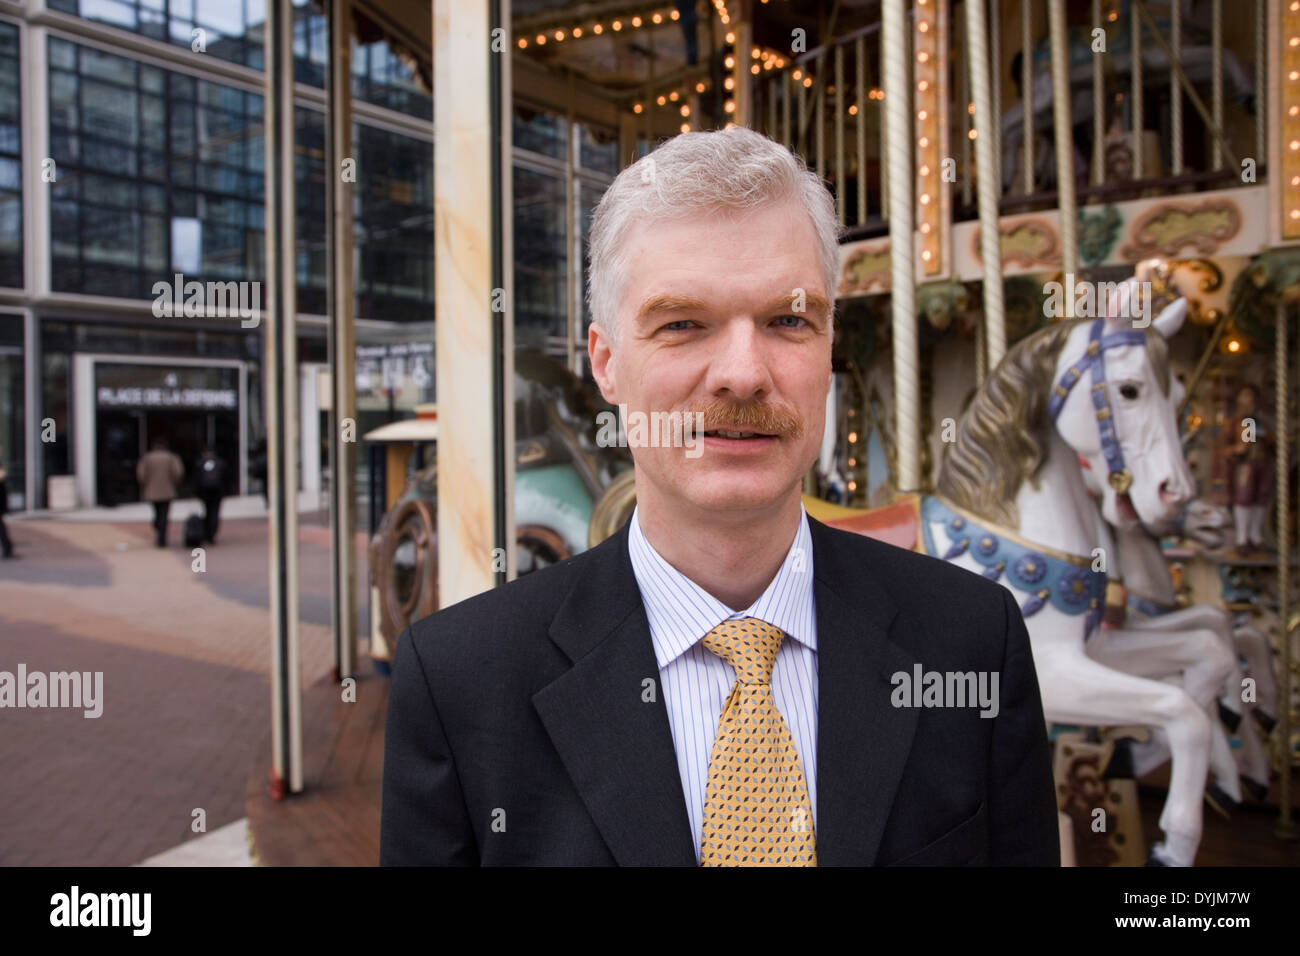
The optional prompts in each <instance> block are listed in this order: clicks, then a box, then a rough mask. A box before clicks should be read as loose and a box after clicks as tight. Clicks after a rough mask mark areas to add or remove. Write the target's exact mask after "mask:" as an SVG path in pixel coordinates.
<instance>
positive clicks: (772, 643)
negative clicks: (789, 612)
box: [703, 617, 785, 684]
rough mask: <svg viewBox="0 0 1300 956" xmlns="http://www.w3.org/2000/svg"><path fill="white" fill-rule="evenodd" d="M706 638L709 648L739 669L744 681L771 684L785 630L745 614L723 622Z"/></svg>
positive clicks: (740, 678) (741, 679) (739, 677)
mask: <svg viewBox="0 0 1300 956" xmlns="http://www.w3.org/2000/svg"><path fill="white" fill-rule="evenodd" d="M703 640H704V646H705V647H707V648H708V649H709V650H710V651H712V652H713V653H714V654H717V655H718V656H719V657H721V658H722V659H723V660H724V661H726V662H727V663H728V664H730V665H731V666H732V667H734V668H735V669H736V680H738V681H739V682H740V683H742V684H770V683H772V665H773V664H775V663H776V652H777V651H778V650H780V649H781V642H782V641H783V640H785V632H784V631H783V630H781V629H780V628H779V627H775V626H774V625H772V624H768V623H767V622H766V621H760V620H759V619H758V618H756V617H742V618H740V619H739V620H735V621H723V622H722V623H721V624H719V625H718V626H717V627H715V628H714V629H713V630H711V631H709V633H708V634H705V635H704V638H703Z"/></svg>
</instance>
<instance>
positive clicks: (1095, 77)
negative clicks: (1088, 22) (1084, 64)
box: [1090, 0, 1106, 186]
mask: <svg viewBox="0 0 1300 956" xmlns="http://www.w3.org/2000/svg"><path fill="white" fill-rule="evenodd" d="M1092 28H1093V29H1094V30H1100V29H1102V25H1101V0H1092ZM1103 88H1104V81H1103V79H1102V74H1101V57H1100V56H1099V55H1098V54H1096V53H1094V54H1093V55H1092V176H1091V177H1090V178H1091V179H1092V184H1093V185H1094V186H1100V185H1101V182H1102V177H1103V176H1104V175H1105V167H1106V102H1105V96H1104V93H1103Z"/></svg>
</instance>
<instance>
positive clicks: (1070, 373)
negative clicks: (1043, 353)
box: [1047, 319, 1146, 495]
mask: <svg viewBox="0 0 1300 956" xmlns="http://www.w3.org/2000/svg"><path fill="white" fill-rule="evenodd" d="M1105 327H1106V320H1105V319H1097V320H1096V321H1094V322H1093V323H1092V328H1091V330H1090V331H1089V333H1088V348H1087V350H1086V351H1085V352H1084V353H1083V357H1082V358H1081V359H1079V360H1078V361H1077V362H1075V363H1074V364H1073V365H1071V366H1070V367H1069V368H1068V369H1066V370H1065V373H1064V374H1063V375H1062V376H1061V380H1060V381H1059V382H1057V383H1056V386H1055V388H1053V389H1052V398H1051V401H1049V402H1048V405H1047V411H1048V413H1049V414H1050V415H1051V416H1052V421H1056V419H1057V417H1058V416H1060V414H1061V409H1062V408H1064V407H1065V400H1066V399H1067V398H1069V396H1070V389H1072V388H1074V386H1075V385H1076V384H1077V383H1078V382H1079V380H1080V379H1081V378H1083V375H1084V373H1085V372H1088V371H1091V372H1092V407H1093V408H1094V409H1096V412H1097V433H1098V435H1099V436H1100V438H1101V453H1102V455H1103V456H1105V458H1106V470H1107V472H1108V475H1107V480H1108V481H1109V482H1110V486H1111V487H1112V488H1114V489H1115V491H1116V492H1118V493H1119V494H1121V495H1122V494H1126V493H1127V492H1128V489H1129V486H1130V485H1131V484H1132V483H1133V475H1132V473H1131V472H1130V471H1129V470H1128V468H1126V467H1125V466H1124V452H1123V450H1122V449H1121V448H1120V446H1119V436H1118V435H1117V434H1116V433H1115V417H1114V416H1113V415H1112V414H1111V410H1110V396H1109V394H1108V393H1107V390H1106V350H1107V349H1114V348H1120V347H1121V346H1125V345H1141V346H1144V347H1145V345H1146V333H1145V332H1143V331H1140V330H1138V329H1125V330H1123V331H1121V332H1111V333H1110V334H1109V335H1103V334H1102V332H1103V330H1104V329H1105Z"/></svg>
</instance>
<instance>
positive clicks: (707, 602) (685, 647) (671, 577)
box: [628, 509, 817, 859]
mask: <svg viewBox="0 0 1300 956" xmlns="http://www.w3.org/2000/svg"><path fill="white" fill-rule="evenodd" d="M801 511H802V509H801ZM628 552H629V556H630V557H631V559H632V570H633V573H635V575H636V582H637V585H638V586H639V587H640V589H641V600H642V602H643V603H644V604H645V612H646V617H647V618H648V619H649V621H650V638H651V640H652V641H653V642H654V650H655V658H656V660H657V661H658V664H659V685H660V688H661V690H662V692H663V699H664V706H665V707H666V708H667V710H668V724H669V726H670V727H671V728H672V732H673V746H674V747H675V748H676V751H677V769H678V771H679V772H680V773H681V777H682V793H683V794H684V796H685V797H686V811H687V814H688V815H689V817H690V822H691V835H692V837H693V838H694V840H695V856H696V859H699V855H700V830H701V827H702V822H703V817H704V797H705V791H706V787H707V784H708V777H709V760H710V758H711V757H712V755H713V742H714V739H715V738H716V737H717V733H718V721H719V719H720V718H721V716H722V708H723V706H724V705H725V704H726V702H727V697H728V696H729V695H730V694H731V689H732V687H733V686H735V683H736V672H735V670H734V669H733V668H732V666H731V665H730V664H728V663H727V662H726V661H724V660H722V658H720V657H718V656H717V655H716V654H713V653H712V652H711V651H709V650H708V649H707V648H705V647H704V645H703V644H701V643H700V639H701V638H703V637H704V635H705V634H707V633H708V632H709V631H711V630H712V629H713V628H714V627H716V626H717V625H719V624H721V623H722V622H723V621H726V620H731V619H736V618H742V617H756V618H758V619H759V620H762V621H766V622H767V623H768V624H772V625H775V626H776V627H779V628H780V629H781V630H783V631H785V633H786V635H787V639H786V640H784V641H782V642H781V648H780V650H779V651H778V652H777V655H776V664H775V665H774V667H773V669H772V695H773V699H774V701H775V703H776V708H777V710H779V711H780V712H781V716H782V717H783V718H785V722H786V724H787V725H788V726H789V728H790V735H791V736H792V737H793V738H794V745H795V748H796V749H797V750H798V751H799V762H800V764H801V765H802V766H803V773H804V778H805V780H807V782H808V800H809V803H810V804H811V806H812V814H813V828H814V831H815V830H816V826H817V616H816V611H815V608H814V606H813V563H812V535H811V534H810V532H809V530H808V515H807V513H806V512H802V513H801V515H800V518H799V530H798V531H797V532H796V534H795V538H794V542H793V543H792V544H791V546H790V550H789V551H788V552H787V553H786V556H785V561H784V562H782V564H781V569H780V570H779V571H777V573H776V577H775V578H773V579H772V583H771V584H769V585H768V586H767V590H765V591H764V592H763V594H762V596H761V597H759V599H758V600H757V601H755V602H754V603H753V604H751V605H750V606H749V607H747V608H745V610H743V611H733V610H732V609H731V608H729V607H727V606H726V605H725V604H723V603H722V602H721V601H719V600H718V599H717V598H715V597H713V596H712V595H711V594H709V593H708V592H707V591H705V590H704V589H703V588H701V587H700V586H699V585H698V584H696V583H695V582H694V581H692V580H690V578H688V577H686V575H684V574H682V573H681V572H680V571H678V570H677V569H676V568H674V567H673V566H672V565H671V564H669V563H668V562H667V561H665V560H664V559H663V557H662V556H660V554H659V553H658V552H657V551H655V549H654V548H653V547H652V546H651V545H650V542H649V541H648V540H646V537H645V535H644V534H642V532H641V524H640V521H639V519H638V516H637V513H636V512H635V511H633V513H632V523H631V527H630V528H629V533H628ZM791 638H793V640H791Z"/></svg>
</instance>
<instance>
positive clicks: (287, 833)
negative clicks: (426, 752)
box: [245, 655, 388, 866]
mask: <svg viewBox="0 0 1300 956" xmlns="http://www.w3.org/2000/svg"><path fill="white" fill-rule="evenodd" d="M362 667H364V668H365V671H363V672H362V674H361V675H360V676H359V677H358V678H357V686H356V701H355V703H346V702H344V701H343V700H342V699H341V698H342V692H341V689H340V687H339V685H338V684H337V683H335V682H334V681H333V680H332V679H330V678H328V677H327V678H326V679H324V680H322V681H320V682H318V683H316V684H314V685H313V686H311V687H309V688H307V689H306V690H305V691H304V692H303V698H302V722H303V785H304V787H303V792H302V793H300V794H298V795H296V796H293V797H286V798H285V799H283V800H273V799H272V798H271V787H270V780H269V779H268V777H267V768H269V767H270V766H271V737H270V734H269V733H268V734H267V736H266V739H265V740H264V741H263V744H262V746H261V748H260V749H259V752H258V754H257V758H256V759H255V760H254V762H253V767H252V769H251V771H250V772H249V777H248V789H247V796H246V799H245V809H246V811H247V814H248V835H249V842H250V844H251V846H252V850H253V859H254V861H255V862H256V863H257V864H258V865H259V866H378V865H379V810H380V798H381V795H382V787H383V768H384V720H385V718H386V716H387V713H388V679H387V678H385V677H379V676H377V675H375V674H374V673H373V672H371V671H370V658H369V656H368V655H362V656H361V657H360V659H359V669H360V668H362Z"/></svg>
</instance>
